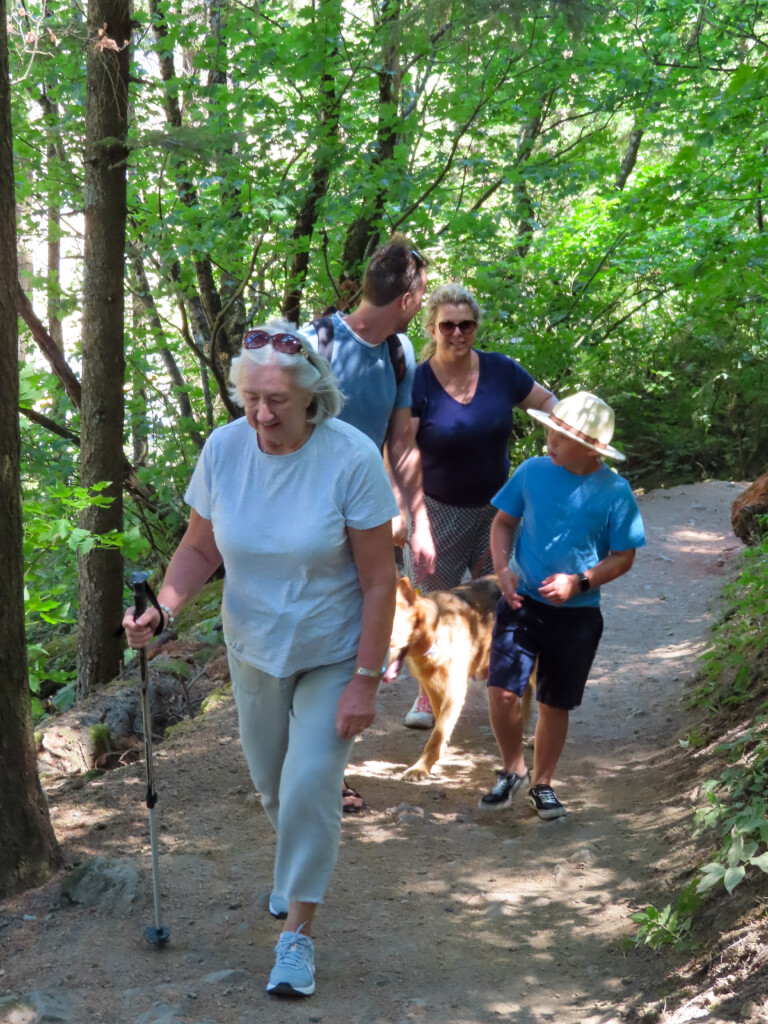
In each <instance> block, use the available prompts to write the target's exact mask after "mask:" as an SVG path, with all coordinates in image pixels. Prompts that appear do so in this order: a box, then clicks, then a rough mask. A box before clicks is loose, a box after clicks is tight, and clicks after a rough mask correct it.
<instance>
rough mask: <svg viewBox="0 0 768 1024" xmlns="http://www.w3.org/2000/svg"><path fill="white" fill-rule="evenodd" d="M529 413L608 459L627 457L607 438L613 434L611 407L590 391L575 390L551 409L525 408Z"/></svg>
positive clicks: (559, 432)
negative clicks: (573, 393)
mask: <svg viewBox="0 0 768 1024" xmlns="http://www.w3.org/2000/svg"><path fill="white" fill-rule="evenodd" d="M525 411H526V412H527V413H528V415H529V416H532V417H533V418H534V419H535V420H538V421H539V422H540V423H543V424H544V425H545V426H547V427H551V429H552V430H556V431H557V432H558V434H565V436H566V437H572V438H573V439H574V440H575V441H579V442H580V443H581V444H583V445H586V447H587V448H591V449H592V451H594V452H597V453H598V454H599V455H607V456H608V458H609V459H621V460H622V462H623V461H624V459H626V455H622V454H621V452H620V451H617V449H616V448H613V447H612V446H611V445H610V444H609V443H608V442H609V441H610V440H611V438H612V437H613V426H614V416H613V409H612V408H611V407H610V405H607V404H606V403H605V402H604V401H603V400H602V399H601V398H598V397H597V395H591V394H590V393H589V391H577V392H576V394H575V395H569V396H568V398H563V399H562V400H561V401H559V402H558V403H557V405H556V406H555V407H554V409H553V410H552V412H542V411H541V410H540V409H526V410H525Z"/></svg>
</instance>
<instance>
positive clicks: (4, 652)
mask: <svg viewBox="0 0 768 1024" xmlns="http://www.w3.org/2000/svg"><path fill="white" fill-rule="evenodd" d="M7 18H8V11H7V7H6V0H0V467H2V469H1V471H0V523H2V529H0V566H2V573H0V636H2V638H3V642H2V643H1V644H0V778H1V779H2V780H3V784H2V786H0V821H1V822H2V828H0V899H4V898H5V897H7V896H10V895H11V894H12V893H15V892H20V891H21V890H22V889H28V888H30V887H31V886H34V885H40V884H41V883H42V882H44V881H45V880H46V879H47V878H48V877H49V876H50V875H51V873H52V872H53V871H55V870H56V869H57V868H59V867H60V866H61V864H62V856H61V850H60V849H59V847H58V844H57V842H56V837H55V836H54V834H53V829H52V828H51V821H50V817H49V816H48V805H47V804H46V802H45V797H44V796H43V791H42V789H41V788H40V780H39V779H38V776H37V764H36V758H35V743H34V738H33V735H32V716H31V713H30V703H29V679H28V677H27V648H26V638H25V636H24V571H23V559H22V527H21V485H20V479H19V472H20V470H19V460H20V449H21V441H20V436H19V415H18V411H17V410H18V405H19V366H18V348H19V338H18V327H17V319H16V317H17V314H16V296H17V286H18V264H17V261H16V204H15V195H14V178H13V148H12V143H11V95H10V79H9V77H8V38H7V24H8V21H7Z"/></svg>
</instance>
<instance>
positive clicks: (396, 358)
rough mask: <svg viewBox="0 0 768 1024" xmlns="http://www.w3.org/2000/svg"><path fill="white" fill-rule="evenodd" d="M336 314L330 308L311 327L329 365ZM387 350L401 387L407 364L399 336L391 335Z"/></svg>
mask: <svg viewBox="0 0 768 1024" xmlns="http://www.w3.org/2000/svg"><path fill="white" fill-rule="evenodd" d="M336 312H337V310H336V307H335V306H329V307H328V308H327V309H326V311H325V315H324V316H321V317H318V318H317V320H313V321H312V322H311V326H312V327H314V329H315V333H316V334H317V351H318V353H319V354H320V355H321V356H322V357H323V358H324V359H327V360H328V362H329V363H330V361H331V356H332V355H333V321H332V320H331V314H333V313H336ZM387 348H388V349H389V361H390V363H391V364H392V369H393V371H394V374H395V383H396V384H397V386H398V387H399V386H400V385H401V384H402V382H403V381H404V380H405V371H406V363H405V350H404V349H403V343H402V341H400V336H399V335H398V334H390V335H389V336H388V337H387Z"/></svg>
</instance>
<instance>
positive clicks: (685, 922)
mask: <svg viewBox="0 0 768 1024" xmlns="http://www.w3.org/2000/svg"><path fill="white" fill-rule="evenodd" d="M725 598H726V611H725V613H724V615H723V616H722V618H721V621H720V622H719V623H718V625H717V626H716V628H715V629H714V631H713V637H712V643H711V645H710V648H709V650H708V652H707V653H706V654H705V655H704V656H703V658H702V667H701V671H700V673H699V675H698V677H697V678H696V680H695V684H694V687H693V689H692V692H691V695H690V699H689V706H690V708H691V709H692V711H693V712H694V714H696V713H698V714H699V718H698V720H697V721H696V723H695V724H694V725H693V726H692V727H691V729H690V730H689V733H688V736H687V738H685V739H683V740H681V741H680V745H681V747H682V748H684V749H685V750H686V751H687V752H688V754H689V756H690V758H691V759H692V760H693V762H694V763H695V764H697V765H698V766H700V773H701V772H703V776H704V777H703V778H702V781H701V783H700V786H699V788H698V799H697V801H696V805H695V807H694V808H693V809H692V811H691V812H690V814H689V817H688V822H689V826H690V836H691V839H692V840H695V844H696V846H697V848H698V849H703V850H704V851H707V852H706V856H705V859H703V860H702V861H701V862H699V863H697V864H695V865H692V868H691V871H690V877H689V880H688V881H687V882H686V884H684V885H683V887H682V888H681V889H680V890H679V891H678V893H677V895H676V897H675V898H674V899H673V900H670V902H669V903H667V904H666V905H665V906H663V907H657V906H654V905H649V906H647V907H645V908H644V909H643V910H640V911H638V912H637V913H635V914H633V915H632V920H633V921H634V922H635V923H636V924H637V925H638V929H637V931H636V933H635V935H634V936H633V937H632V938H631V939H629V940H627V946H633V945H635V946H637V945H643V944H645V945H647V946H650V947H651V948H652V949H655V950H661V949H663V948H664V947H673V948H675V949H677V950H689V951H692V960H691V964H693V963H694V962H695V963H697V964H698V965H699V966H698V968H697V969H698V970H699V971H701V970H704V971H706V970H707V968H708V966H711V965H712V964H713V963H714V961H715V959H716V958H717V957H720V958H722V956H723V955H724V950H727V949H736V948H739V949H741V947H742V946H743V943H744V937H743V933H744V932H745V930H746V931H749V930H750V929H751V930H752V931H753V932H754V933H755V934H756V933H757V932H759V931H760V929H761V928H763V927H764V924H765V922H764V920H762V919H763V918H764V915H765V910H766V899H768V805H767V800H766V794H768V637H766V633H765V621H766V613H767V612H768V538H766V539H764V540H763V542H762V544H760V545H758V546H756V547H753V548H750V549H747V550H746V551H745V552H744V554H743V563H742V569H741V572H740V574H739V576H738V578H737V580H736V581H735V582H733V583H732V584H729V585H728V587H727V588H726V590H725ZM734 894H735V895H734ZM736 897H739V898H736ZM713 924H714V925H715V927H713ZM733 929H737V930H738V931H739V937H738V938H734V933H733V931H732V930H733ZM721 932H722V933H723V934H722V935H721V934H720V933H721ZM713 935H717V936H718V939H717V942H716V943H715V944H713V945H711V946H709V945H708V940H710V939H711V937H712V936H713ZM757 945H758V946H759V942H758V943H757ZM697 951H698V952H697ZM742 954H743V950H742ZM742 954H740V955H742ZM743 959H744V956H743V955H742V960H743ZM747 959H749V958H747ZM761 962H762V961H761V960H759V958H758V960H757V961H756V963H755V971H758V969H759V970H760V971H761V972H762V968H760V967H759V965H760V963H761ZM691 964H689V965H688V972H686V970H685V969H683V970H681V971H679V972H678V973H679V977H680V978H681V979H682V978H683V977H684V976H685V974H686V973H689V972H690V971H691V970H693V968H692V966H691ZM665 1019H669V1020H674V1019H676V1018H675V1017H674V1016H672V1017H669V1018H665ZM760 1019H761V1020H762V1019H763V1018H762V1017H761V1018H760Z"/></svg>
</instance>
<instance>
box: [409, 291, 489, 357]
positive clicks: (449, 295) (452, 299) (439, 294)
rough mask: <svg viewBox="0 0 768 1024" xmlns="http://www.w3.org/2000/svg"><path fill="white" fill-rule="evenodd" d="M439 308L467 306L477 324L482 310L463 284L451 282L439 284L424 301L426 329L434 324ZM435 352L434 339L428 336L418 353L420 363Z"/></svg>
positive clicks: (435, 344)
mask: <svg viewBox="0 0 768 1024" xmlns="http://www.w3.org/2000/svg"><path fill="white" fill-rule="evenodd" d="M441 306H469V308H470V309H471V310H472V316H473V317H474V318H475V320H477V322H478V323H480V319H481V317H482V310H481V309H480V306H479V304H478V301H477V299H476V298H475V296H474V295H473V294H472V292H471V291H470V290H469V289H468V288H465V287H464V285H463V284H459V283H458V282H456V281H451V282H449V283H448V284H441V285H439V286H438V287H437V288H435V290H434V291H433V292H432V294H431V295H430V296H429V298H428V299H427V301H426V317H425V320H424V325H425V327H426V328H427V329H429V328H430V327H431V326H432V325H433V324H434V323H435V321H436V319H437V311H438V309H439V308H440V307H441ZM436 351H437V343H436V341H435V339H434V338H433V337H431V336H430V339H429V341H428V342H427V343H426V344H425V346H424V348H422V350H421V352H420V353H419V354H420V357H421V361H422V362H426V361H427V359H431V358H432V356H433V355H434V354H435V352H436Z"/></svg>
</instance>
